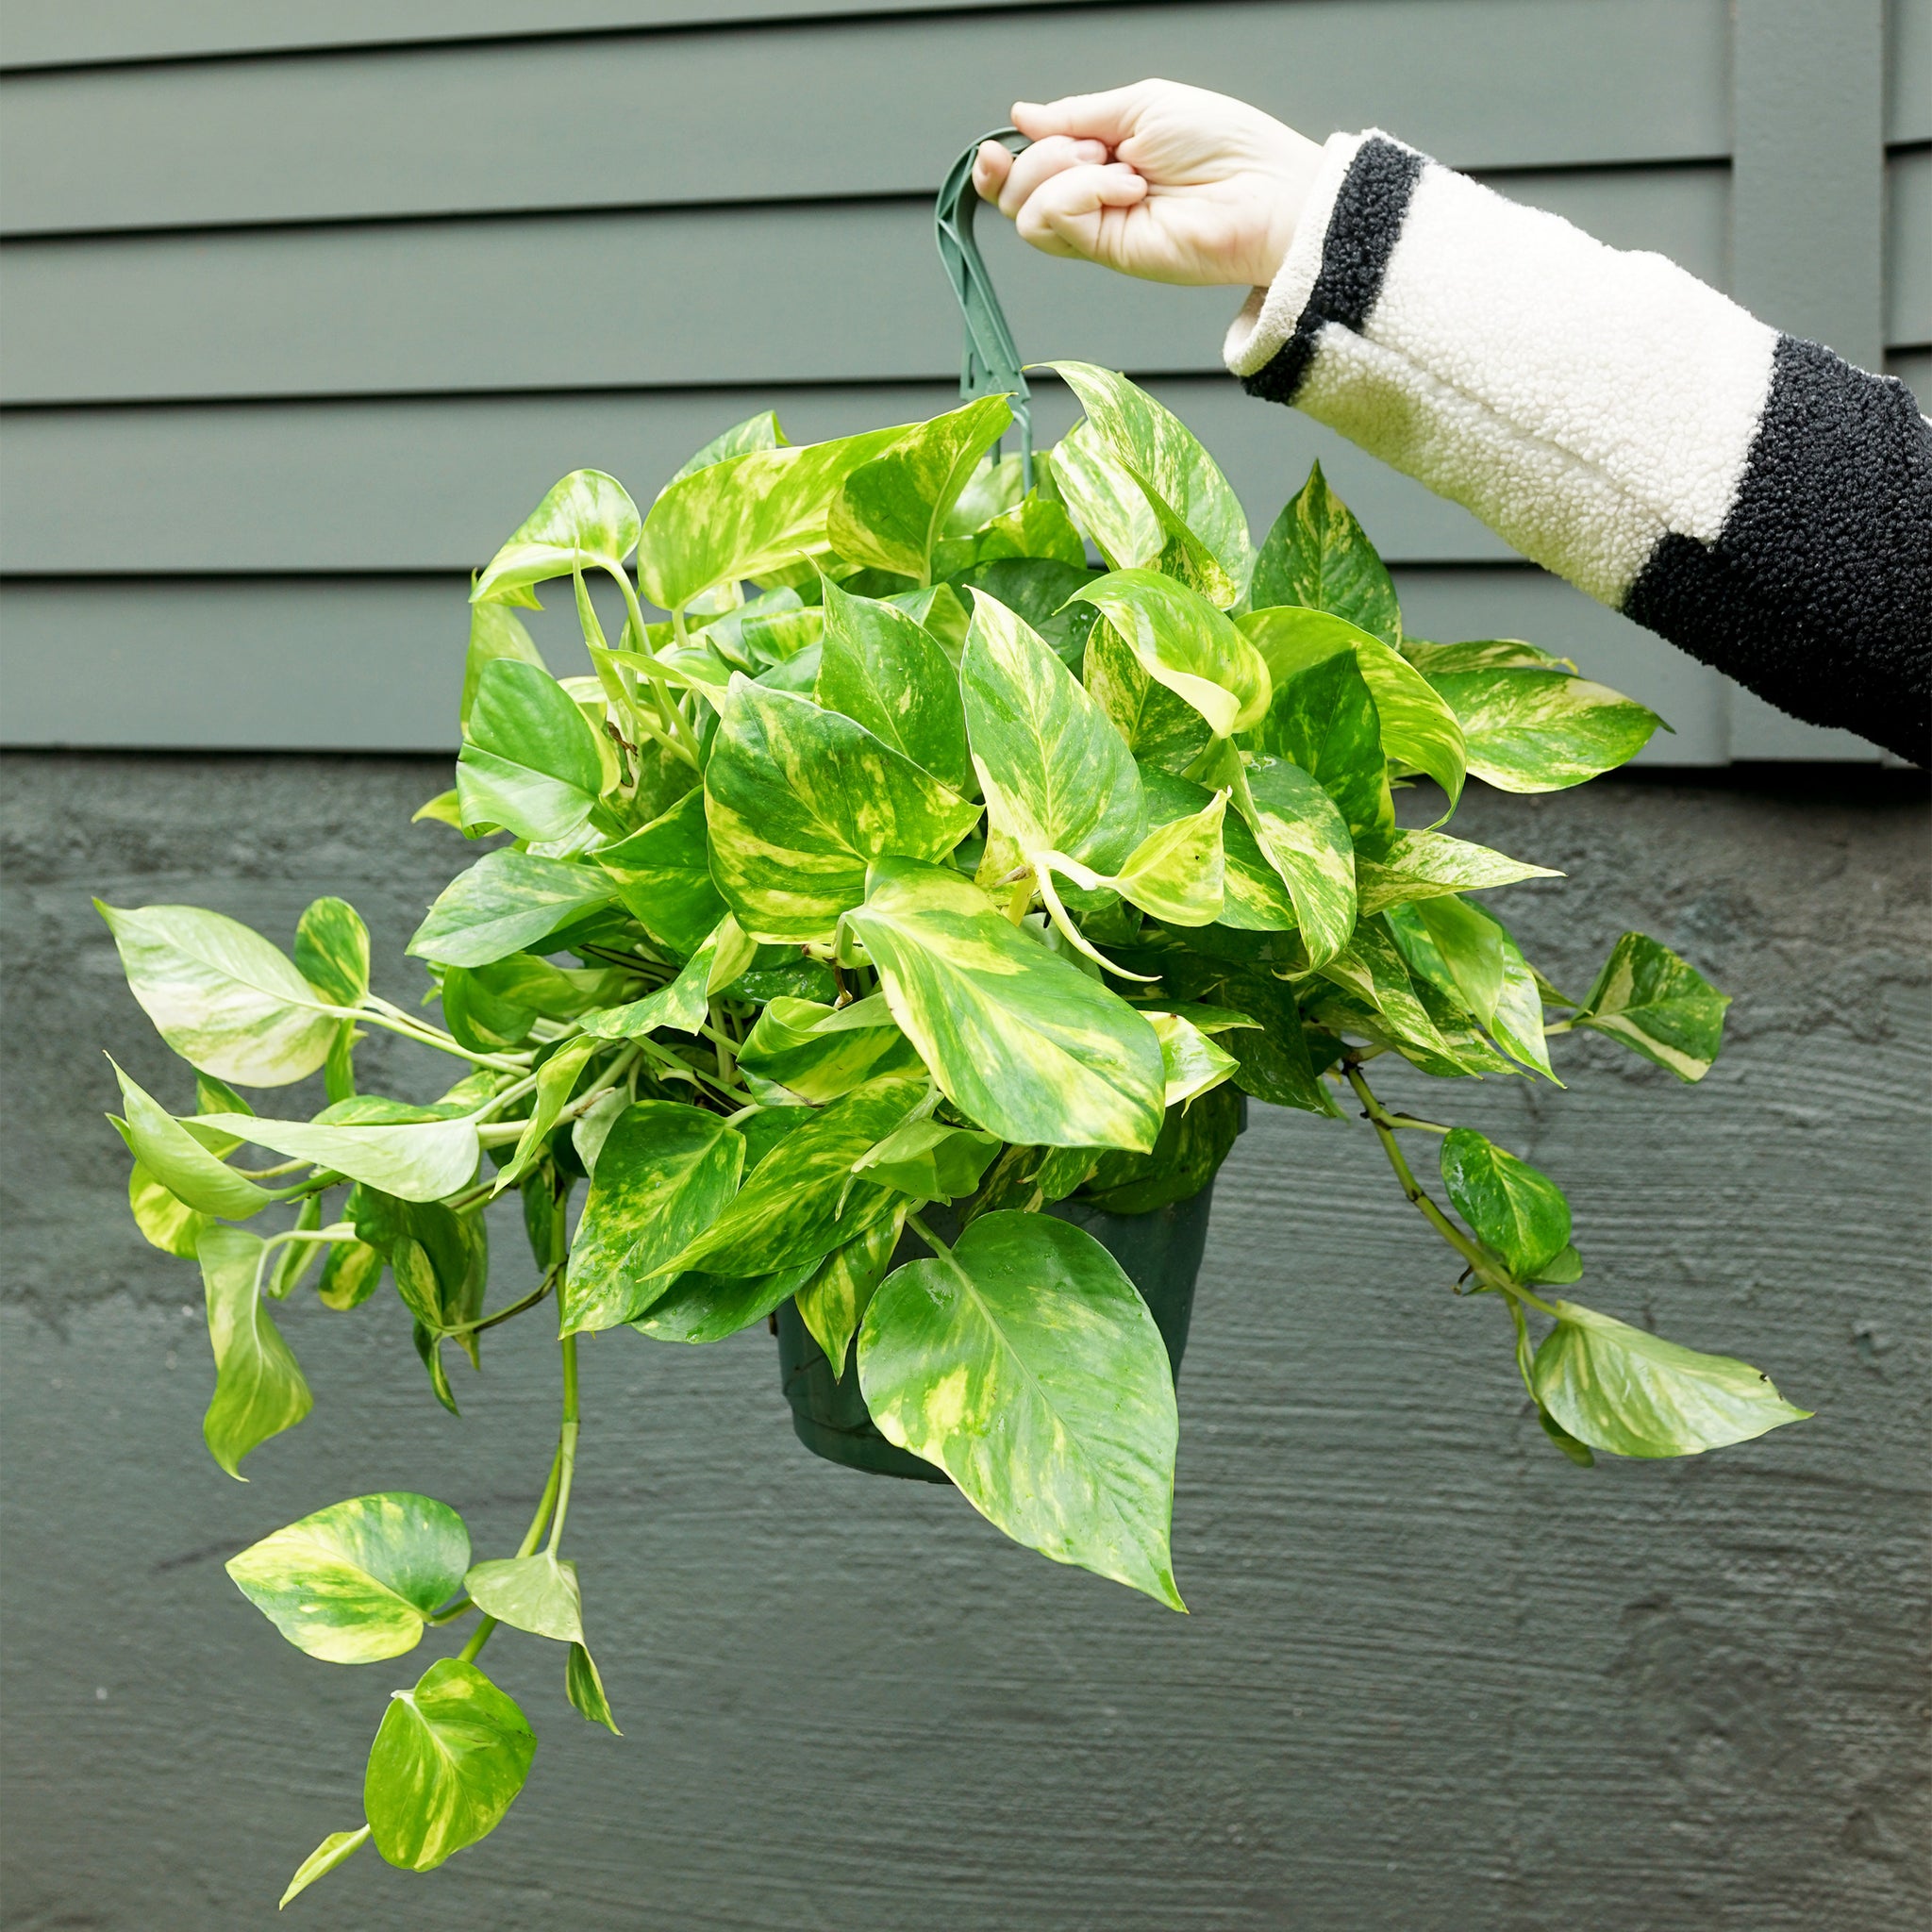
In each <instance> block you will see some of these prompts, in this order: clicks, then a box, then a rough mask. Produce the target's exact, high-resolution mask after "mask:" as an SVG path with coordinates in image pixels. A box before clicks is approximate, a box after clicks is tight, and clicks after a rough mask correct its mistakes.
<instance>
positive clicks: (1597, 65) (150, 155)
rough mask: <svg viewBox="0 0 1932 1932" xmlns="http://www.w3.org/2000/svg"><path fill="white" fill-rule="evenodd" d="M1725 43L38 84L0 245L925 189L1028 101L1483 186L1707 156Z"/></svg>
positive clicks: (829, 53)
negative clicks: (1295, 127)
mask: <svg viewBox="0 0 1932 1932" xmlns="http://www.w3.org/2000/svg"><path fill="white" fill-rule="evenodd" d="M1725 40H1726V36H1725V13H1724V5H1723V0H1349V4H1346V5H1308V4H1305V0H1304V4H1285V5H1284V4H1272V5H1270V4H1251V5H1229V4H1221V0H1213V4H1209V0H1202V4H1197V5H1191V6H1185V7H1175V6H1159V7H1126V8H1120V9H1119V10H1117V11H1114V12H1110V13H1109V14H1108V25H1107V32H1106V35H1105V37H1104V38H1103V39H1098V40H1097V39H1096V36H1095V33H1094V28H1093V22H1092V20H1091V18H1090V17H1088V16H1087V14H1086V12H1085V10H1084V9H1081V8H1074V9H1073V10H1070V11H1062V10H1050V11H1042V12H1018V11H1015V12H1012V13H1010V14H1007V15H1002V16H1000V17H999V18H997V19H996V20H993V21H988V20H985V19H975V18H973V17H970V16H959V17H955V16H950V15H946V14H938V13H934V14H925V15H921V16H919V17H916V18H909V19H894V20H868V21H850V20H846V21H837V20H834V21H824V22H816V23H810V24H801V25H774V26H771V27H765V28H759V29H757V30H755V31H754V30H741V29H734V30H730V31H708V32H691V33H672V34H654V35H649V36H643V37H632V38H614V39H605V38H595V39H582V40H569V39H563V40H550V41H530V42H498V43H495V44H478V45H463V46H456V47H441V48H417V49H404V50H398V49H391V50H387V51H369V52H356V53H343V54H325V55H308V56H303V57H301V58H266V59H259V60H240V61H221V62H212V63H210V62H186V63H182V64H179V65H163V66H153V67H144V68H143V67H121V68H112V69H100V70H93V71H89V70H70V71H64V72H59V73H52V74H16V75H10V76H8V78H7V79H6V81H5V82H4V85H0V102H4V109H5V111H4V123H0V225H4V228H5V230H6V231H7V232H8V233H16V234H25V233H36V232H48V231H84V230H102V229H114V228H154V227H182V226H205V225H224V224H234V223H259V222H272V223H283V222H303V221H323V220H341V219H349V218H355V217H365V216H374V215H414V214H424V213H448V212H455V211H472V212H475V211H492V212H495V211H504V210H509V209H519V208H529V209H535V208H586V207H597V208H603V207H646V206H662V205H666V204H676V203H683V202H727V201H763V200H770V199H774V198H779V197H799V198H812V197H817V196H822V195H854V194H879V193H921V192H931V191H932V190H933V189H935V188H937V186H938V185H939V179H940V176H941V174H942V173H943V171H944V169H945V166H946V164H947V162H948V161H949V160H950V159H951V158H952V157H953V155H954V153H955V152H956V151H957V150H958V146H959V145H960V144H961V143H962V142H965V141H967V140H970V139H971V138H972V136H973V135H974V133H976V132H977V131H978V130H979V129H980V128H983V127H985V126H987V125H990V124H991V123H994V122H997V121H1000V120H1003V119H1004V118H1005V116H1006V113H1007V110H1008V104H1009V103H1010V102H1011V100H1012V98H1013V95H1014V94H1015V92H1018V91H1019V90H1020V89H1021V88H1022V87H1023V86H1024V89H1025V91H1026V92H1029V93H1032V94H1034V95H1036V96H1040V97H1050V96H1051V95H1053V94H1054V93H1056V92H1067V91H1070V90H1072V89H1074V88H1080V87H1084V88H1091V87H1093V86H1096V85H1105V84H1110V83H1114V82H1120V81H1127V80H1133V79H1137V78H1139V77H1141V75H1144V74H1148V73H1161V74H1166V75H1170V76H1171V77H1172V78H1174V79H1179V80H1189V81H1195V82H1198V83H1200V84H1202V85H1204V86H1208V87H1219V88H1223V89H1225V90H1228V91H1230V92H1238V93H1241V95H1243V96H1244V97H1246V98H1250V99H1257V100H1261V101H1265V102H1267V103H1268V105H1269V106H1270V108H1272V109H1274V111H1276V112H1278V113H1281V114H1283V115H1284V116H1286V117H1288V118H1289V119H1291V120H1293V121H1295V122H1297V123H1298V124H1300V125H1305V126H1307V128H1308V130H1309V131H1310V132H1311V133H1313V132H1319V133H1325V132H1326V131H1327V130H1328V129H1330V128H1333V127H1338V126H1341V127H1350V128H1354V127H1360V126H1364V125H1370V124H1372V123H1374V124H1380V125H1388V126H1391V127H1393V128H1395V129H1397V130H1399V131H1400V132H1401V133H1402V134H1403V135H1404V136H1406V137H1407V139H1408V140H1410V141H1413V142H1418V143H1419V144H1421V145H1423V146H1425V147H1428V148H1430V149H1431V150H1432V151H1434V152H1436V153H1439V154H1441V156H1442V157H1443V158H1445V159H1449V160H1452V161H1454V162H1455V163H1457V165H1459V166H1464V167H1489V168H1494V167H1548V166H1554V165H1559V164H1567V163H1583V162H1593V161H1638V160H1653V159H1664V158H1708V157H1713V156H1721V155H1724V154H1725V153H1727V152H1728V149H1729V136H1728V132H1727V128H1728V115H1727V111H1726V99H1725V85H1726V83H1725V74H1726V55H1725ZM1524 75H1544V76H1549V75H1560V76H1561V85H1560V86H1554V85H1548V84H1545V85H1541V86H1525V85H1524ZM243 158H245V160H244V159H243Z"/></svg>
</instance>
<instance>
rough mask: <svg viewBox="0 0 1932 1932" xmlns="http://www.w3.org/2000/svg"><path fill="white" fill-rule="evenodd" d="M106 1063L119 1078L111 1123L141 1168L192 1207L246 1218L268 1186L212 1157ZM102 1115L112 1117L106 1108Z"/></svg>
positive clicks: (264, 1200)
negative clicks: (117, 1116) (117, 1109)
mask: <svg viewBox="0 0 1932 1932" xmlns="http://www.w3.org/2000/svg"><path fill="white" fill-rule="evenodd" d="M108 1065H109V1066H110V1067H113V1069H114V1077H115V1079H116V1080H118V1081H119V1082H120V1083H121V1107H122V1111H123V1113H124V1114H125V1119H122V1120H115V1121H114V1126H115V1128H116V1129H117V1131H118V1132H119V1133H120V1136H121V1138H122V1139H123V1140H124V1141H126V1142H127V1147H128V1151H129V1152H130V1153H131V1154H132V1155H133V1156H134V1158H135V1159H136V1160H138V1161H139V1162H140V1163H141V1165H142V1169H143V1170H144V1171H145V1172H146V1173H147V1174H150V1175H152V1176H153V1178H154V1180H155V1181H156V1182H158V1184H159V1185H160V1186H161V1187H162V1188H164V1189H165V1190H166V1191H168V1193H169V1194H170V1195H171V1196H173V1197H174V1198H175V1199H176V1200H178V1201H180V1202H181V1203H182V1204H183V1206H185V1207H187V1208H192V1209H193V1210H195V1211H196V1212H198V1213H201V1214H219V1215H223V1216H225V1218H226V1219H228V1220H230V1221H246V1220H247V1219H248V1217H249V1216H250V1215H252V1214H258V1213H259V1212H260V1211H261V1210H262V1209H263V1208H266V1207H267V1206H268V1205H269V1203H270V1202H271V1201H273V1200H274V1199H275V1195H274V1194H273V1193H271V1192H270V1191H269V1190H268V1189H266V1188H264V1187H259V1186H258V1185H257V1184H256V1183H255V1182H254V1181H251V1180H249V1179H247V1178H245V1177H244V1176H243V1175H242V1174H237V1173H236V1172H235V1170H234V1169H233V1168H231V1167H229V1166H227V1165H225V1163H224V1162H223V1161H222V1160H220V1159H219V1158H217V1157H216V1156H215V1155H214V1154H212V1153H211V1152H210V1151H209V1150H208V1146H207V1144H206V1143H205V1142H204V1141H202V1140H200V1139H197V1138H196V1136H195V1135H194V1134H193V1133H192V1132H191V1131H190V1130H189V1129H188V1128H187V1127H186V1126H184V1125H183V1124H181V1123H180V1122H179V1121H177V1120H176V1119H175V1117H174V1116H173V1115H172V1114H171V1113H169V1111H168V1110H167V1108H164V1107H162V1106H161V1105H160V1103H159V1102H158V1101H156V1100H153V1099H151V1098H150V1097H149V1096H148V1095H147V1094H146V1093H144V1092H142V1090H141V1089H140V1088H139V1087H138V1086H136V1085H135V1083H134V1082H133V1081H132V1080H131V1079H129V1078H128V1076H127V1075H126V1074H125V1073H123V1072H122V1070H121V1068H120V1067H119V1066H118V1065H116V1063H115V1062H114V1061H113V1060H111V1059H110V1060H109V1061H108ZM108 1119H109V1120H113V1119H114V1117H113V1116H112V1115H111V1114H109V1115H108ZM230 1144H232V1143H230ZM150 1239H152V1237H150ZM192 1252H193V1251H192V1249H191V1250H190V1253H192Z"/></svg>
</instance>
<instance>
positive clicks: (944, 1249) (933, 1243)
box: [906, 1214, 953, 1255]
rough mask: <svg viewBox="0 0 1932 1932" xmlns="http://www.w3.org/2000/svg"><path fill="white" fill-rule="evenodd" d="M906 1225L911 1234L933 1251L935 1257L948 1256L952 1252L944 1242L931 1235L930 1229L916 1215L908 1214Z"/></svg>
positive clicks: (933, 1234)
mask: <svg viewBox="0 0 1932 1932" xmlns="http://www.w3.org/2000/svg"><path fill="white" fill-rule="evenodd" d="M906 1225H907V1226H908V1227H909V1228H910V1229H911V1230H912V1232H913V1233H914V1234H916V1235H917V1236H918V1237H919V1239H920V1240H921V1241H924V1243H925V1244H926V1246H927V1247H929V1248H930V1249H931V1250H932V1251H933V1253H934V1254H935V1255H950V1254H951V1253H952V1252H953V1251H952V1249H951V1248H949V1247H948V1246H947V1245H946V1244H945V1242H944V1241H941V1239H940V1238H939V1236H938V1235H936V1234H935V1233H933V1231H932V1229H931V1228H929V1227H928V1226H926V1224H925V1223H924V1222H923V1221H922V1220H921V1219H920V1218H919V1216H918V1215H916V1214H908V1216H907V1217H906Z"/></svg>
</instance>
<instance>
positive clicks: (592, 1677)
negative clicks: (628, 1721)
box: [563, 1643, 624, 1738]
mask: <svg viewBox="0 0 1932 1932" xmlns="http://www.w3.org/2000/svg"><path fill="white" fill-rule="evenodd" d="M563 1692H564V1695H565V1696H566V1697H568V1698H569V1699H570V1701H571V1707H572V1708H573V1709H574V1710H575V1712H576V1714H577V1715H578V1716H579V1717H581V1718H583V1719H585V1720H586V1721H587V1722H589V1723H591V1724H602V1725H603V1726H604V1728H605V1729H606V1730H607V1731H608V1732H609V1733H610V1735H611V1736H612V1737H613V1738H621V1737H623V1736H624V1733H623V1732H622V1731H620V1730H619V1729H618V1728H617V1720H616V1718H615V1717H614V1716H612V1715H611V1710H610V1700H609V1698H608V1697H607V1696H605V1694H604V1679H603V1678H602V1677H601V1676H599V1675H598V1674H597V1663H596V1659H595V1658H594V1657H591V1653H590V1652H589V1651H588V1650H587V1649H586V1648H585V1647H584V1646H583V1645H582V1644H581V1643H573V1644H572V1645H571V1647H570V1656H569V1657H568V1659H567V1660H566V1662H565V1664H564V1667H563Z"/></svg>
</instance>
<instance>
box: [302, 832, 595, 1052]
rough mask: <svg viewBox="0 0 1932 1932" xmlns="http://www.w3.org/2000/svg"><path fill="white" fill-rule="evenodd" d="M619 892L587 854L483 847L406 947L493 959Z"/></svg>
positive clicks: (455, 959) (454, 960) (448, 962)
mask: <svg viewBox="0 0 1932 1932" xmlns="http://www.w3.org/2000/svg"><path fill="white" fill-rule="evenodd" d="M616 896H617V889H616V887H615V886H614V885H613V884H612V882H611V881H610V879H609V878H608V877H607V876H606V875H605V874H603V873H600V872H599V871H598V870H597V869H596V868H595V867H594V866H592V865H589V864H586V863H583V862H582V861H579V860H572V859H563V858H536V857H535V856H534V855H532V854H530V853H527V852H490V853H486V854H485V855H484V856H483V857H482V858H479V859H478V860H477V861H476V863H475V865H473V866H472V867H471V868H470V869H469V871H468V872H461V873H458V874H457V875H456V877H455V878H454V879H452V880H451V881H450V883H449V884H448V885H447V886H445V887H444V888H443V890H442V892H441V896H440V897H439V898H438V899H437V901H436V904H435V905H433V906H432V907H431V908H429V916H428V917H427V918H426V919H425V920H424V922H423V924H421V925H419V926H418V927H417V928H416V933H415V937H414V938H413V939H411V940H410V941H409V943H408V948H407V950H408V951H409V952H411V953H414V954H415V955H416V956H417V957H418V958H424V959H434V960H435V961H436V962H437V963H438V964H439V965H442V966H488V965H489V964H490V963H491V961H492V960H496V959H502V958H508V956H509V955H510V954H511V953H522V952H526V951H528V950H530V949H531V948H532V947H535V946H537V945H538V943H539V941H542V940H546V939H548V938H549V937H550V935H551V934H552V933H554V932H556V931H557V930H558V928H559V927H561V926H565V925H568V924H571V922H572V921H573V920H576V919H581V918H582V917H583V916H584V914H585V913H587V912H594V911H595V910H596V909H597V908H599V907H600V906H608V904H609V903H610V902H611V900H613V899H614V898H615V897H616ZM326 1050H327V1049H326V1047H325V1049H324V1051H325V1052H326Z"/></svg>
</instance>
